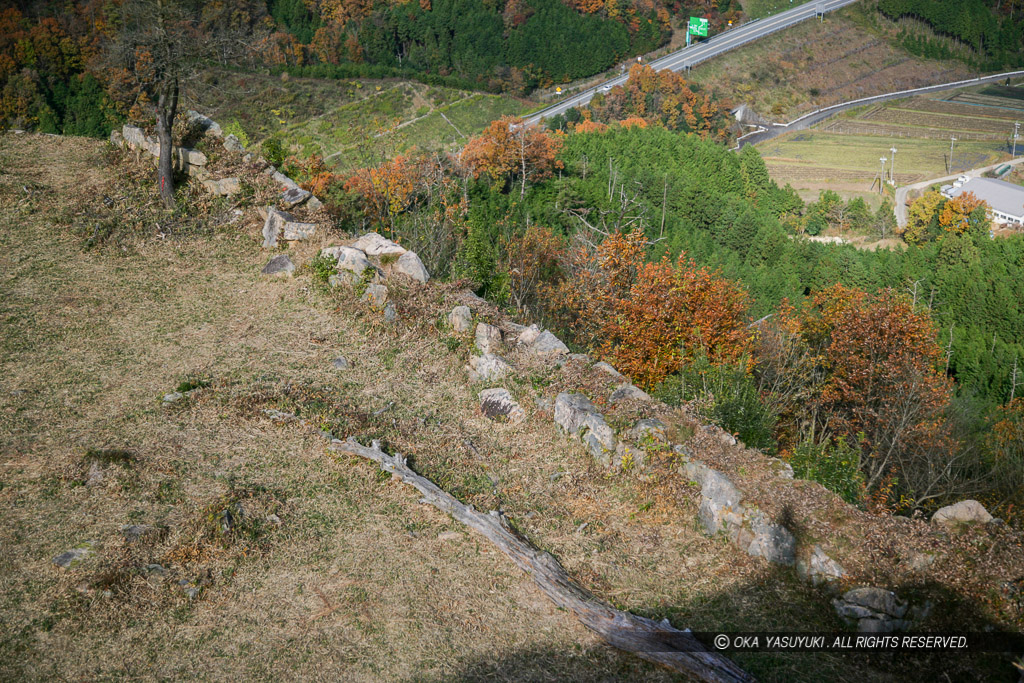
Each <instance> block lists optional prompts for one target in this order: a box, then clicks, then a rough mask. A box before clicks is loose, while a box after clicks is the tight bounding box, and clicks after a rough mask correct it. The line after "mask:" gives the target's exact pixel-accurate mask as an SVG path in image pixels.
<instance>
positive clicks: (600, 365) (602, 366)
mask: <svg viewBox="0 0 1024 683" xmlns="http://www.w3.org/2000/svg"><path fill="white" fill-rule="evenodd" d="M594 369H595V370H600V371H601V372H604V373H607V374H609V375H611V376H612V377H614V378H616V379H620V378H621V377H622V373H620V372H619V371H618V370H616V369H615V368H614V367H612V366H611V365H609V364H608V363H605V362H604V361H599V362H597V363H594Z"/></svg>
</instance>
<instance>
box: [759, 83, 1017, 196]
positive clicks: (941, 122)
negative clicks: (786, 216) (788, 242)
mask: <svg viewBox="0 0 1024 683" xmlns="http://www.w3.org/2000/svg"><path fill="white" fill-rule="evenodd" d="M1022 95H1024V88H1022V87H1016V86H979V87H975V88H970V89H962V90H950V91H943V92H938V93H932V94H929V95H925V96H916V97H909V98H906V99H902V100H893V101H891V102H885V103H883V104H879V105H873V106H866V107H861V108H859V109H853V110H850V111H848V112H845V113H844V114H842V115H840V116H838V117H835V118H832V119H829V120H827V121H824V122H823V123H821V124H819V125H818V126H816V127H815V128H814V129H812V130H809V131H794V132H793V133H788V134H786V135H783V136H780V137H778V138H775V139H773V140H769V141H767V142H765V143H762V144H761V145H760V146H759V148H760V151H761V154H762V155H764V157H765V161H766V162H767V164H768V167H769V169H770V170H771V173H772V176H773V177H774V178H775V179H776V180H777V181H778V182H780V183H787V182H788V183H790V184H792V185H793V186H794V187H795V188H796V189H797V190H798V191H801V193H802V194H804V195H805V196H813V195H816V194H817V192H818V191H819V190H821V189H825V188H831V189H835V190H840V191H844V192H846V193H850V194H857V193H863V192H867V191H869V188H870V186H871V184H872V181H873V180H875V179H876V178H877V177H878V174H879V170H880V168H881V162H880V159H881V158H882V157H886V158H887V162H886V169H887V170H888V169H890V166H889V164H890V163H891V158H892V153H891V151H890V149H891V148H892V147H896V150H897V152H896V181H897V183H898V184H900V185H905V184H908V183H914V182H919V181H921V180H927V179H929V178H937V177H941V176H945V175H948V174H949V173H951V172H957V171H962V170H967V169H971V168H977V167H979V166H985V165H988V164H993V163H996V162H998V161H1001V160H1003V159H1008V158H1009V156H1010V155H1009V152H1010V149H1011V142H1012V137H1013V130H1014V122H1015V121H1017V120H1024V108H1022V107H1024V99H1022V97H1021V96H1022ZM951 137H955V138H956V141H955V143H954V144H953V157H952V165H951V164H950V142H951V140H950V138H951ZM876 188H877V185H876Z"/></svg>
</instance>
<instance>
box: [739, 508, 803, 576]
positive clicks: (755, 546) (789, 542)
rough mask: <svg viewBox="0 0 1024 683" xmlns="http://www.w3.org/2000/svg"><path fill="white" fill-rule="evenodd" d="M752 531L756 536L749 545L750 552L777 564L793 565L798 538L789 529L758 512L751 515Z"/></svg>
mask: <svg viewBox="0 0 1024 683" xmlns="http://www.w3.org/2000/svg"><path fill="white" fill-rule="evenodd" d="M750 531H751V533H753V534H754V538H753V540H752V541H751V542H750V545H748V546H747V553H748V554H750V555H753V556H754V557H763V558H764V559H766V560H768V561H769V562H774V563H775V564H784V565H791V564H793V563H794V562H796V538H795V537H794V536H793V534H792V533H790V531H789V529H787V528H786V527H784V526H782V525H781V524H775V523H773V522H771V521H769V520H768V519H767V518H766V517H765V515H764V514H763V513H760V512H758V513H756V514H754V515H752V516H751V519H750Z"/></svg>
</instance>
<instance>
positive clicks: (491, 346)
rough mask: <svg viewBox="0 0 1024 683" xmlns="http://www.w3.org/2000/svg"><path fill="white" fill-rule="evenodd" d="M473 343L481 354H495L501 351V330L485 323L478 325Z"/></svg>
mask: <svg viewBox="0 0 1024 683" xmlns="http://www.w3.org/2000/svg"><path fill="white" fill-rule="evenodd" d="M475 341H476V347H477V348H478V349H480V351H481V352H483V353H497V352H499V351H501V330H499V329H498V328H497V327H494V326H493V325H488V324H487V323H479V324H477V326H476V335H475Z"/></svg>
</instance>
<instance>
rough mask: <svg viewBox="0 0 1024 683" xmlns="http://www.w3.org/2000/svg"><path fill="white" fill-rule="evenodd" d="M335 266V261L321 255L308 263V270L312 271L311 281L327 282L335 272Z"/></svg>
mask: <svg viewBox="0 0 1024 683" xmlns="http://www.w3.org/2000/svg"><path fill="white" fill-rule="evenodd" d="M337 265H338V260H337V259H333V258H331V257H330V256H324V255H323V254H321V255H319V256H317V257H316V258H315V259H313V260H312V261H310V262H309V269H310V270H311V271H313V279H315V280H317V281H318V282H327V281H328V280H329V279H330V277H331V276H332V275H334V274H335V273H336V272H337Z"/></svg>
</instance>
